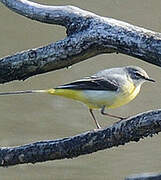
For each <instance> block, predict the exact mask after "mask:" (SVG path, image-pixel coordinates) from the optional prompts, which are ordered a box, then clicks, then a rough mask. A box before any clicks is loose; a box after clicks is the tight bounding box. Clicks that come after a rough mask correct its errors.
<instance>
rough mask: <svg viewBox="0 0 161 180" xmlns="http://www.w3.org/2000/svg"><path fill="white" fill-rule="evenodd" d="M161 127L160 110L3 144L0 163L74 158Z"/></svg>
mask: <svg viewBox="0 0 161 180" xmlns="http://www.w3.org/2000/svg"><path fill="white" fill-rule="evenodd" d="M160 131H161V110H155V111H149V112H146V113H142V114H139V115H137V116H135V117H131V118H129V119H127V120H124V121H121V122H118V123H115V124H113V125H112V126H109V127H107V128H105V129H100V130H93V131H88V132H86V133H83V134H79V135H76V136H73V137H68V138H63V139H57V140H53V141H41V142H35V143H32V144H28V145H23V146H19V147H9V148H5V147H4V148H0V166H11V165H16V164H24V163H36V162H43V161H48V160H56V159H65V158H75V157H78V156H80V155H85V154H90V153H93V152H96V151H99V150H103V149H107V148H112V147H114V146H116V147H117V146H119V145H125V144H126V143H128V142H131V141H139V140H140V139H142V138H145V137H147V136H151V137H152V135H154V134H156V133H157V134H158V133H159V132H160Z"/></svg>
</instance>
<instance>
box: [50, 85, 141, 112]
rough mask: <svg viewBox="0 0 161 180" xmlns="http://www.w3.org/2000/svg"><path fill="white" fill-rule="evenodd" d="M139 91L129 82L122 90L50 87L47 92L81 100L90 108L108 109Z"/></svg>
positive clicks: (124, 101)
mask: <svg viewBox="0 0 161 180" xmlns="http://www.w3.org/2000/svg"><path fill="white" fill-rule="evenodd" d="M139 91H140V87H137V88H136V87H135V86H134V85H133V84H131V83H129V84H128V85H126V87H124V89H123V91H120V92H114V91H94V90H83V91H81V90H71V89H50V90H48V93H49V94H53V95H58V96H63V97H66V98H70V99H74V100H77V101H80V102H83V103H84V104H86V105H87V106H88V107H89V108H91V109H99V108H102V107H103V106H106V107H107V108H108V109H110V108H117V107H120V106H122V105H124V104H127V103H129V102H130V101H131V100H133V99H134V98H135V97H136V96H137V94H138V93H139Z"/></svg>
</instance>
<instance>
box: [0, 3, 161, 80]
mask: <svg viewBox="0 0 161 180" xmlns="http://www.w3.org/2000/svg"><path fill="white" fill-rule="evenodd" d="M0 2H2V3H3V4H4V5H6V6H7V7H8V8H10V9H11V10H13V11H15V12H16V13H19V14H21V15H23V16H26V17H28V18H31V19H34V20H37V21H41V22H45V23H51V24H58V25H62V26H65V27H66V29H67V37H66V38H65V39H64V40H60V41H58V42H56V43H52V44H49V45H47V46H44V47H40V48H35V49H30V50H27V51H23V52H20V53H16V54H15V55H12V56H8V57H4V58H2V59H0V83H5V82H9V81H13V80H24V79H26V78H28V77H31V76H33V75H36V74H41V73H45V72H49V71H52V70H57V69H60V68H64V67H68V66H71V65H72V64H75V63H78V62H80V61H83V60H86V59H88V58H90V57H92V56H96V55H98V54H101V53H114V52H116V53H123V54H126V55H130V56H133V57H137V58H139V59H141V60H144V61H147V62H149V63H152V64H155V65H157V66H161V34H160V33H157V32H153V31H150V30H146V29H144V28H140V27H137V26H133V25H130V24H128V23H124V22H121V21H117V20H114V19H111V18H105V17H100V16H97V15H95V14H93V13H90V12H88V11H85V10H81V9H79V8H76V7H73V6H46V5H39V4H37V3H32V2H29V1H27V0H23V1H22V0H0Z"/></svg>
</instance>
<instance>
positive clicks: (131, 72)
mask: <svg viewBox="0 0 161 180" xmlns="http://www.w3.org/2000/svg"><path fill="white" fill-rule="evenodd" d="M125 71H126V74H127V76H128V77H129V78H130V79H131V80H132V82H133V83H134V84H135V86H138V85H141V84H142V83H144V82H146V81H151V82H155V81H154V80H153V79H151V78H149V76H148V74H147V73H146V72H145V71H144V70H143V69H142V68H140V67H137V66H126V67H125Z"/></svg>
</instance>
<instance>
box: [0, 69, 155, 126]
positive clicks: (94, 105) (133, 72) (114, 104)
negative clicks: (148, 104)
mask: <svg viewBox="0 0 161 180" xmlns="http://www.w3.org/2000/svg"><path fill="white" fill-rule="evenodd" d="M146 81H149V82H155V80H153V79H151V78H149V76H148V74H147V73H146V72H145V70H143V69H142V68H141V67H138V66H124V67H114V68H110V69H105V70H102V71H99V72H97V73H96V74H94V75H92V76H89V77H85V78H83V79H80V80H76V81H73V82H71V83H67V84H64V85H59V86H57V87H56V88H51V89H45V90H25V91H13V92H0V95H16V94H30V93H48V94H51V95H56V96H63V97H65V98H69V99H73V100H76V101H80V102H82V103H84V104H85V105H86V106H87V107H88V109H89V113H90V114H91V117H92V119H93V120H94V122H95V125H96V127H97V128H98V129H100V128H101V126H100V124H99V123H98V121H97V119H96V118H95V115H94V113H93V110H94V109H98V110H100V112H101V114H102V115H106V116H109V117H113V118H117V119H119V120H120V121H121V120H123V119H124V118H123V117H121V116H116V115H112V114H109V113H107V112H105V109H107V110H108V109H113V108H118V107H120V106H122V105H125V104H127V103H129V102H130V101H132V100H133V99H134V98H135V97H136V96H137V95H138V93H139V92H140V88H141V85H142V84H143V83H144V82H146Z"/></svg>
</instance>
